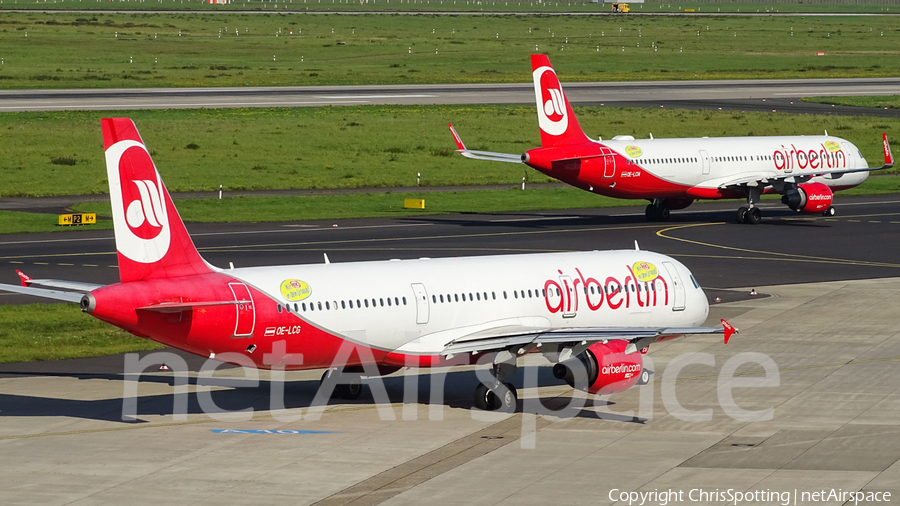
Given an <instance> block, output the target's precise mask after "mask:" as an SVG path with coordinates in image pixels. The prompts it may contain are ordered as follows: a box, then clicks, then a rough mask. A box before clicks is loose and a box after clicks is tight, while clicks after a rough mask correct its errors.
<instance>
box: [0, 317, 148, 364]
mask: <svg viewBox="0 0 900 506" xmlns="http://www.w3.org/2000/svg"><path fill="white" fill-rule="evenodd" d="M0 322H3V325H0V363H4V362H29V361H35V360H59V359H64V358H78V357H95V356H98V355H112V354H114V353H126V352H132V351H141V350H153V349H158V348H162V347H163V346H162V345H160V344H158V343H155V342H153V341H150V340H147V339H141V338H139V337H135V336H132V335H131V334H127V333H125V332H124V331H122V330H120V329H117V328H115V327H113V326H111V325H108V324H106V323H103V322H101V321H99V320H97V319H94V318H91V317H90V316H88V315H86V314H83V313H82V312H81V310H80V309H79V308H78V305H77V304H30V305H26V306H0Z"/></svg>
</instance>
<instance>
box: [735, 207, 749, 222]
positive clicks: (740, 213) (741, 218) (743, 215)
mask: <svg viewBox="0 0 900 506" xmlns="http://www.w3.org/2000/svg"><path fill="white" fill-rule="evenodd" d="M748 211H750V209H749V208H747V207H745V206H741V207H739V208H738V210H737V222H738V223H747V212H748Z"/></svg>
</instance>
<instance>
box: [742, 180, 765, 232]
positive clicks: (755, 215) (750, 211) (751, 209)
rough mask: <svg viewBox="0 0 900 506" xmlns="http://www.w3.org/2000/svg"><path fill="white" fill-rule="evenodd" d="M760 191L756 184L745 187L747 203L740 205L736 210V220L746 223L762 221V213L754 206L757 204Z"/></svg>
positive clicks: (753, 223) (754, 223) (751, 223)
mask: <svg viewBox="0 0 900 506" xmlns="http://www.w3.org/2000/svg"><path fill="white" fill-rule="evenodd" d="M760 194H761V191H760V189H759V187H758V186H755V187H748V188H747V205H746V206H741V207H739V208H738V210H737V222H738V223H746V224H748V225H759V222H760V221H762V213H760V211H759V208H758V207H756V205H757V204H759V198H760Z"/></svg>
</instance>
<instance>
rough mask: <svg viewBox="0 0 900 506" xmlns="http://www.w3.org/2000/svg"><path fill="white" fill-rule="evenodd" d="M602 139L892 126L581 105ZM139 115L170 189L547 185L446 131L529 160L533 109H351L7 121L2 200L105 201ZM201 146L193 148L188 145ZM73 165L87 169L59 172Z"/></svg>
mask: <svg viewBox="0 0 900 506" xmlns="http://www.w3.org/2000/svg"><path fill="white" fill-rule="evenodd" d="M575 111H576V113H577V115H578V119H579V121H580V122H581V124H582V126H583V127H584V129H585V131H586V132H587V133H588V135H590V136H591V137H594V138H596V137H597V136H602V137H603V138H604V139H608V138H610V137H612V136H614V135H617V134H628V135H634V136H635V137H639V138H646V137H647V136H648V135H649V134H650V133H652V134H653V136H654V137H656V138H663V137H681V136H684V135H685V134H686V133H687V134H690V135H695V136H704V135H707V136H713V137H715V136H740V135H788V134H797V135H800V134H810V135H813V134H820V133H822V132H823V131H824V130H828V132H829V133H830V134H832V135H837V136H840V137H843V138H846V139H848V140H850V141H851V142H853V143H854V144H856V145H857V146H858V147H859V148H860V149H861V150H862V153H863V155H865V156H866V158H867V159H868V160H869V161H870V162H872V163H876V162H877V161H878V160H880V159H881V158H882V148H881V132H888V135H891V134H892V133H893V132H895V131H896V130H895V129H898V130H900V121H898V120H896V119H890V118H867V117H839V116H808V115H787V114H770V113H758V112H748V113H742V112H724V111H685V110H658V109H614V108H606V107H577V108H575ZM124 114H128V115H129V116H130V117H132V118H134V120H135V122H136V124H137V126H138V129H139V130H140V131H141V135H142V136H143V139H144V141H145V143H146V144H147V147H148V148H149V150H150V153H151V155H152V156H153V158H154V161H155V162H156V165H157V167H158V168H159V171H160V173H161V174H162V176H163V178H164V180H165V182H166V185H167V187H168V188H169V190H170V191H188V190H206V191H211V192H212V191H213V190H216V189H218V187H219V185H220V184H221V185H224V187H225V189H226V191H227V190H233V189H279V188H353V187H392V186H413V185H415V183H416V174H417V173H421V174H422V178H421V181H422V184H423V185H451V184H473V185H478V184H516V183H518V182H520V181H521V179H522V177H523V176H525V177H527V178H528V181H547V180H549V179H548V178H547V177H546V176H543V175H542V174H539V173H538V172H535V171H533V170H531V169H528V168H527V167H525V166H524V165H516V164H507V163H490V162H481V161H474V160H468V159H466V158H463V157H462V156H459V155H458V154H456V153H455V145H454V144H453V139H452V137H451V136H450V133H449V131H448V129H447V122H451V121H452V122H453V123H454V125H455V126H456V129H457V131H458V132H459V134H460V135H461V136H462V138H463V140H464V141H465V142H466V145H467V147H469V148H470V149H487V150H491V151H501V152H507V153H522V152H524V151H525V150H527V149H530V148H532V147H536V146H538V145H539V144H540V138H539V134H538V129H537V121H536V119H535V116H536V115H535V112H534V106H533V105H532V106H493V105H491V106H347V107H323V108H280V109H217V110H147V111H129V112H127V113H125V112H121V111H119V112H116V111H113V112H110V111H106V112H40V113H37V112H35V113H4V114H0V145H2V146H3V154H4V156H3V157H0V173H2V174H3V177H2V178H0V196H16V195H71V194H88V193H106V192H108V186H107V181H106V167H105V161H104V159H103V154H102V145H101V143H102V140H101V135H100V123H99V119H100V118H101V117H103V116H108V115H124ZM192 143H193V144H196V145H197V149H188V148H187V146H188V145H189V144H192ZM57 157H71V158H73V159H74V160H75V161H76V165H74V166H70V165H57V164H54V163H52V161H53V160H54V159H55V158H57Z"/></svg>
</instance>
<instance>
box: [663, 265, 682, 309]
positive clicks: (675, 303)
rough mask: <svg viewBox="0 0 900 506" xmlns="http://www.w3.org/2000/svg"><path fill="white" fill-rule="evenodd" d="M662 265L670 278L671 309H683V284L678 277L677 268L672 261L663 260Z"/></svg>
mask: <svg viewBox="0 0 900 506" xmlns="http://www.w3.org/2000/svg"><path fill="white" fill-rule="evenodd" d="M663 265H664V266H665V268H666V272H668V273H669V277H670V278H671V279H672V293H673V297H672V311H684V285H683V284H682V283H681V278H680V277H678V270H677V269H675V265H674V264H672V262H663Z"/></svg>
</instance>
